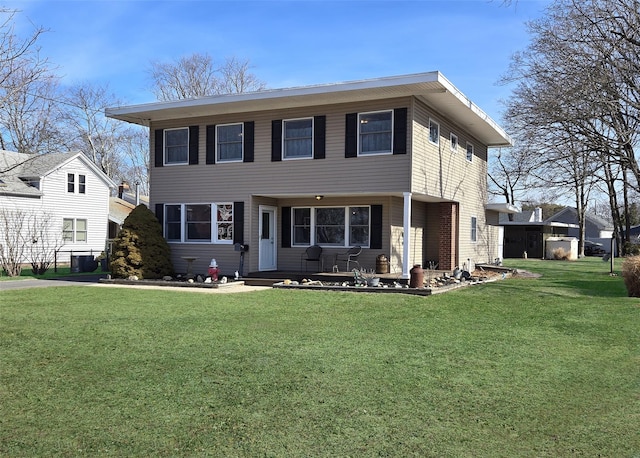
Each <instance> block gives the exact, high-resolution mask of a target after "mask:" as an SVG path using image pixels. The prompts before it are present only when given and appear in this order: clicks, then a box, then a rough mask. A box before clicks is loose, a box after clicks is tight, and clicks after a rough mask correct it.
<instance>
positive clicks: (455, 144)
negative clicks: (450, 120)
mask: <svg viewBox="0 0 640 458" xmlns="http://www.w3.org/2000/svg"><path fill="white" fill-rule="evenodd" d="M449 138H450V139H451V141H450V142H449V148H451V151H452V152H454V153H455V152H456V151H458V136H457V135H456V134H454V133H451V136H450V137H449Z"/></svg>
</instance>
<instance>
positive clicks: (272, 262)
mask: <svg viewBox="0 0 640 458" xmlns="http://www.w3.org/2000/svg"><path fill="white" fill-rule="evenodd" d="M259 231H260V234H259V238H260V247H259V249H258V270H276V266H277V262H276V246H277V244H276V209H275V207H266V206H262V205H260V224H259Z"/></svg>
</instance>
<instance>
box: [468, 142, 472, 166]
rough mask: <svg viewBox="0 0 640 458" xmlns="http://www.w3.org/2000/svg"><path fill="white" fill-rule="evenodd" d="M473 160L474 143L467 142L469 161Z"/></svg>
mask: <svg viewBox="0 0 640 458" xmlns="http://www.w3.org/2000/svg"><path fill="white" fill-rule="evenodd" d="M472 160H473V145H472V144H471V143H469V142H467V161H469V162H471V161H472Z"/></svg>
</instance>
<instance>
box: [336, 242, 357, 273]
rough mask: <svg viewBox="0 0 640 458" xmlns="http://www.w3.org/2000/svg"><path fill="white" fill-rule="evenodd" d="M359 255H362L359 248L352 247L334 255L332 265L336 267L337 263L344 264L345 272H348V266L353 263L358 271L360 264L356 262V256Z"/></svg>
mask: <svg viewBox="0 0 640 458" xmlns="http://www.w3.org/2000/svg"><path fill="white" fill-rule="evenodd" d="M360 253H362V247H361V246H354V247H352V248H349V249H348V250H347V251H345V252H344V253H338V254H336V256H335V257H334V258H333V265H334V266H337V265H338V263H339V262H344V263H346V272H350V271H351V269H350V268H349V265H350V264H351V263H354V264H356V265H357V266H358V269H360V263H359V262H358V256H360Z"/></svg>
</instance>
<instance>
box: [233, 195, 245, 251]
mask: <svg viewBox="0 0 640 458" xmlns="http://www.w3.org/2000/svg"><path fill="white" fill-rule="evenodd" d="M233 243H244V202H234V203H233Z"/></svg>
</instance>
